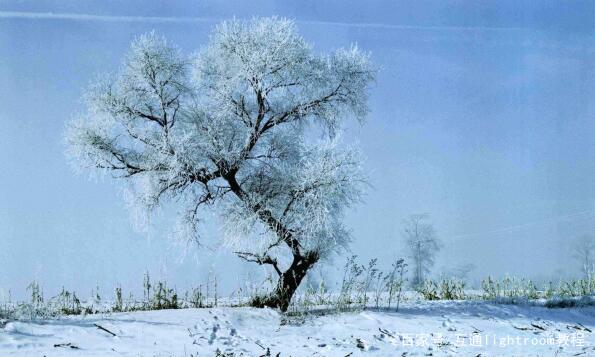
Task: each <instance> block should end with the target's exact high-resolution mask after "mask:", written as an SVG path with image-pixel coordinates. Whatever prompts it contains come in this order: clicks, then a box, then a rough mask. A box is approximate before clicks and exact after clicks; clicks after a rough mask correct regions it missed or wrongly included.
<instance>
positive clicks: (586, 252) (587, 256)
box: [571, 234, 595, 279]
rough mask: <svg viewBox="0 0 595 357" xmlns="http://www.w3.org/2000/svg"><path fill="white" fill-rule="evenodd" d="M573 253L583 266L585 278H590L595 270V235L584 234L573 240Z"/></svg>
mask: <svg viewBox="0 0 595 357" xmlns="http://www.w3.org/2000/svg"><path fill="white" fill-rule="evenodd" d="M571 250H572V255H573V256H574V258H576V259H577V260H578V262H579V264H580V266H581V271H582V273H583V277H584V278H585V279H590V278H591V276H592V275H593V272H594V271H595V236H593V235H590V234H583V235H582V236H579V237H578V238H576V239H575V240H574V242H572V246H571Z"/></svg>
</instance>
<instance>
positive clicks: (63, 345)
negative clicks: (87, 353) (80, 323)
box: [54, 342, 81, 350]
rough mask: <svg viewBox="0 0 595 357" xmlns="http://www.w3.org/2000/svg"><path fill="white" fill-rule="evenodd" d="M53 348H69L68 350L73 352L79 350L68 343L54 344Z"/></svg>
mask: <svg viewBox="0 0 595 357" xmlns="http://www.w3.org/2000/svg"><path fill="white" fill-rule="evenodd" d="M54 347H70V348H72V349H74V350H80V349H81V348H80V347H78V346H76V345H73V344H72V343H70V342H68V343H56V344H54Z"/></svg>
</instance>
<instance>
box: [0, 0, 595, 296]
mask: <svg viewBox="0 0 595 357" xmlns="http://www.w3.org/2000/svg"><path fill="white" fill-rule="evenodd" d="M536 3H537V2H533V1H520V2H519V1H515V2H512V1H503V2H493V3H491V4H490V3H488V2H482V4H472V3H470V2H462V1H450V2H449V1H446V2H444V1H440V2H438V1H436V2H430V1H415V2H400V1H397V2H395V1H385V2H380V1H379V2H373V1H372V2H361V1H325V2H320V1H300V2H281V1H255V2H254V1H253V2H249V4H248V2H233V1H232V2H215V1H184V2H183V1H173V2H169V1H168V2H165V1H162V2H144V1H142V2H141V1H101V2H91V1H6V0H5V1H0V78H1V80H0V125H1V128H2V129H1V130H0V164H1V167H2V169H1V170H0V261H2V262H3V263H2V265H3V273H2V274H0V293H1V292H4V293H6V292H7V291H8V290H9V289H10V290H12V292H13V293H16V294H19V293H22V292H23V291H24V288H25V286H26V285H27V284H28V282H30V281H31V280H33V279H38V280H39V281H40V282H41V283H42V285H43V286H45V288H46V291H48V292H49V293H50V294H51V293H54V292H55V291H56V290H57V289H59V288H60V287H61V286H62V285H64V286H66V287H70V288H75V289H77V290H79V291H83V292H87V291H90V289H91V288H93V287H94V286H95V285H96V284H99V285H100V286H101V287H103V288H104V289H105V290H111V289H112V288H113V286H114V285H115V284H116V283H120V284H122V285H123V286H134V287H135V288H137V287H136V286H138V287H140V284H141V277H142V274H143V272H144V271H145V270H149V271H150V272H151V273H152V274H153V275H155V276H161V277H163V278H167V279H169V280H171V281H173V283H175V284H176V285H177V286H179V287H187V286H189V285H192V284H197V283H198V282H199V281H200V280H202V279H204V278H205V277H206V272H208V270H209V269H213V270H214V271H216V272H217V273H218V274H220V275H221V276H222V279H223V280H224V281H225V282H226V283H225V284H226V285H227V286H228V287H230V288H231V287H233V286H234V285H237V281H238V280H242V279H243V278H244V277H245V275H246V274H248V273H251V274H256V273H257V272H258V269H255V268H254V267H250V266H249V265H245V264H243V263H241V262H239V261H238V260H237V259H236V258H234V257H233V256H231V255H229V254H227V253H225V252H224V251H215V252H211V251H210V250H202V251H196V252H194V253H195V254H190V255H188V256H186V258H185V259H184V260H183V261H182V260H181V259H180V256H181V255H182V252H181V249H180V248H179V247H175V246H173V245H172V244H171V243H170V242H169V241H167V239H165V238H164V237H165V236H166V234H167V229H165V228H164V226H167V222H168V220H169V218H168V214H164V216H163V217H161V218H159V220H158V222H159V224H157V225H156V226H155V227H153V228H152V229H151V230H150V231H149V232H148V233H147V232H138V231H135V230H134V229H133V228H132V226H131V223H130V216H129V214H128V212H127V211H126V209H125V207H124V204H123V201H122V199H121V197H120V195H119V193H118V189H117V187H116V185H114V184H113V183H112V182H111V181H110V180H91V181H90V180H88V179H87V178H86V177H85V176H84V175H83V176H81V175H75V174H74V173H73V171H72V170H71V169H70V167H69V165H68V163H67V160H66V159H65V156H64V149H65V148H64V145H63V140H62V133H63V130H64V123H65V122H66V121H68V120H69V119H71V118H72V117H73V115H75V114H76V113H77V112H80V111H81V110H83V107H82V104H81V100H80V97H81V93H82V92H83V90H84V88H85V87H86V86H87V85H88V84H89V82H90V81H91V80H92V79H93V78H94V77H95V75H97V74H98V73H104V72H109V71H114V70H116V69H117V67H118V65H119V63H120V61H121V59H122V57H123V56H124V54H125V53H126V51H127V48H128V45H129V43H130V41H131V40H132V39H133V38H134V37H136V36H138V35H139V34H142V33H144V32H147V31H150V30H153V29H154V30H156V31H158V32H159V33H162V34H163V35H165V36H166V37H168V38H169V39H170V40H171V41H172V42H174V43H176V44H178V45H179V46H180V47H181V48H182V49H183V50H184V51H185V52H186V53H191V52H193V51H195V50H196V49H198V48H199V47H200V46H201V45H203V44H204V43H205V42H206V41H207V40H208V34H209V32H210V30H211V29H212V27H213V26H214V25H215V24H216V23H218V22H219V21H220V20H223V19H226V18H230V17H233V16H236V17H239V18H247V17H252V16H255V15H262V16H264V15H267V16H268V15H279V16H287V17H290V18H293V19H295V20H296V22H297V24H298V27H299V28H300V31H301V33H302V34H303V35H304V37H305V38H306V39H307V40H308V41H310V42H311V43H313V44H314V46H315V49H316V50H317V51H328V50H332V49H336V48H339V47H346V46H349V45H350V44H351V43H357V44H358V46H359V47H360V48H362V49H365V50H369V51H371V53H372V59H373V61H374V62H375V63H376V64H377V65H378V66H379V67H380V69H381V70H380V72H379V76H378V80H377V83H376V84H375V86H374V88H373V89H372V95H371V102H370V105H371V108H372V113H371V115H370V117H369V119H368V122H367V124H366V125H364V126H363V127H357V126H355V125H353V126H352V127H350V128H349V129H348V132H347V134H346V139H347V140H353V141H356V140H357V141H358V142H359V144H360V145H361V146H362V148H363V150H364V153H365V155H366V156H367V158H368V159H367V161H366V167H367V168H368V169H369V170H370V171H371V172H372V173H373V175H372V184H373V186H374V187H373V189H372V190H371V191H370V193H369V195H368V196H367V199H366V202H365V203H364V204H362V205H360V206H359V207H358V208H357V209H356V210H355V211H353V212H351V213H350V214H349V217H348V220H349V225H350V227H351V228H352V229H353V232H354V236H355V241H354V243H353V245H352V249H353V251H354V253H357V254H359V255H360V256H361V257H362V258H370V257H378V258H380V260H381V261H384V262H386V263H387V264H388V260H389V259H391V258H393V257H395V256H402V255H405V254H406V253H405V252H404V251H403V248H402V244H401V241H402V239H401V235H400V230H401V221H402V219H403V218H405V217H406V216H407V215H408V214H411V213H417V212H427V213H429V214H430V215H431V217H432V220H433V222H434V224H435V226H436V229H437V231H438V233H439V236H440V237H441V238H442V239H443V241H444V243H445V248H444V249H443V251H442V253H441V255H440V257H439V259H438V263H437V265H436V269H435V270H436V272H439V271H441V270H444V269H446V268H447V267H448V266H451V265H453V264H455V265H456V264H464V263H474V264H476V265H477V266H478V270H477V272H476V274H477V275H478V276H480V275H487V274H489V273H491V274H503V273H507V272H508V273H519V274H527V275H531V276H534V277H543V276H548V275H551V274H557V271H560V270H562V271H567V272H573V271H574V270H575V269H576V267H574V266H573V265H572V264H569V257H568V254H567V252H566V251H565V249H563V246H564V243H565V242H568V241H569V240H570V239H572V238H574V237H575V236H577V235H580V234H583V233H589V232H594V231H595V180H594V177H595V175H594V173H595V120H594V119H595V100H594V99H595V32H594V30H595V28H594V26H595V21H594V20H595V5H593V3H589V2H571V3H568V2H551V1H547V2H539V4H536ZM76 14H79V15H76ZM81 14H84V15H85V16H80V15H81ZM206 234H207V235H208V237H206V239H207V240H209V241H212V242H215V241H216V239H217V236H218V231H217V230H216V224H213V225H212V226H211V227H208V228H207V229H206ZM213 244H214V243H213ZM340 262H341V259H338V260H337V261H336V263H337V264H339V263H340ZM453 262H455V263H453ZM325 269H326V270H331V269H330V268H325ZM325 269H323V270H325ZM0 297H1V296H0Z"/></svg>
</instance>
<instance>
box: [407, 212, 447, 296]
mask: <svg viewBox="0 0 595 357" xmlns="http://www.w3.org/2000/svg"><path fill="white" fill-rule="evenodd" d="M428 219H429V216H428V215H427V214H414V215H411V216H409V218H407V219H406V220H405V221H404V229H403V235H404V236H405V242H406V244H407V247H408V249H409V256H410V258H411V260H412V261H413V264H412V268H413V269H412V270H413V271H412V272H413V279H412V281H411V284H412V285H413V286H419V285H420V284H422V283H423V282H424V280H425V276H426V274H428V273H429V272H430V269H431V268H432V266H433V265H434V260H435V258H436V254H437V253H438V251H439V250H440V247H441V244H440V242H439V240H438V238H437V236H436V231H435V229H434V226H432V224H431V223H429V222H428Z"/></svg>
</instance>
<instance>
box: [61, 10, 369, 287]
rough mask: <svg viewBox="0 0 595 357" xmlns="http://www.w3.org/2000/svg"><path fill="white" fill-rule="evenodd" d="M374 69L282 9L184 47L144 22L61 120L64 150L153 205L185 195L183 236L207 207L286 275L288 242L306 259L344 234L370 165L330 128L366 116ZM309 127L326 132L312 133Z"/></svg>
mask: <svg viewBox="0 0 595 357" xmlns="http://www.w3.org/2000/svg"><path fill="white" fill-rule="evenodd" d="M374 75H375V70H374V68H373V67H372V66H371V64H370V62H369V59H368V55H367V54H364V53H362V52H360V51H359V50H358V49H357V48H356V47H352V48H350V49H348V50H339V51H336V52H335V53H332V54H329V55H318V54H315V53H314V52H313V50H312V48H311V47H310V46H309V45H308V44H307V43H306V42H305V41H304V39H303V38H302V37H300V36H299V35H298V34H297V31H296V28H295V25H294V24H293V22H291V21H289V20H284V19H277V18H262V19H254V20H252V21H248V22H244V21H235V20H234V21H229V22H224V23H223V24H221V25H220V26H218V27H217V28H216V30H215V31H214V34H213V35H212V37H211V40H210V42H209V43H208V45H207V46H206V47H204V48H202V49H201V50H200V51H198V53H197V54H195V55H194V56H189V57H186V56H184V55H182V54H181V52H180V51H179V50H178V49H176V48H175V47H174V46H172V45H170V44H168V43H167V41H166V40H165V39H163V38H161V37H160V36H158V35H156V34H155V33H149V34H147V35H144V36H141V37H139V38H138V39H137V40H136V41H134V43H133V44H132V47H131V51H130V53H129V55H128V56H127V57H126V58H125V60H124V63H123V65H122V67H121V68H120V71H119V72H118V73H116V74H115V75H112V76H107V77H105V78H103V79H102V80H101V81H99V82H98V84H96V85H94V86H92V87H91V88H90V89H89V92H88V94H87V96H86V99H87V103H88V111H87V112H86V113H85V114H84V115H82V116H81V118H80V119H79V120H76V121H73V122H72V123H70V125H69V127H68V130H67V140H68V142H69V144H70V145H69V147H70V154H71V156H72V158H73V162H74V164H75V166H76V167H78V168H93V169H96V170H98V171H100V172H106V173H110V174H111V175H112V176H114V177H116V178H118V179H120V180H121V181H123V182H124V183H125V184H126V185H127V186H129V187H131V192H132V197H134V199H135V201H136V202H137V203H138V204H140V205H142V206H143V207H145V208H146V209H148V210H153V209H155V208H157V207H159V205H160V204H161V203H162V202H164V200H171V199H175V200H176V202H180V204H182V205H183V213H182V214H180V220H181V221H182V223H184V226H185V228H178V231H181V232H186V233H187V234H188V236H189V237H190V238H193V239H194V238H196V236H195V235H196V228H197V227H198V222H199V217H200V216H201V212H202V210H203V209H205V208H207V207H209V206H215V207H216V209H217V212H220V213H221V214H222V215H223V216H224V217H225V219H226V220H225V222H226V227H225V230H226V232H227V233H228V239H227V243H228V244H229V245H231V246H232V247H233V248H234V249H237V250H238V251H239V252H238V254H239V255H240V257H243V258H244V259H246V260H250V261H254V262H257V263H259V264H271V265H273V267H274V268H275V270H276V271H277V272H278V273H279V274H280V276H282V275H283V272H281V270H280V265H283V263H282V262H280V261H279V259H280V258H279V257H281V256H283V254H285V255H286V256H288V257H290V258H292V259H293V263H295V264H297V265H299V266H301V267H303V266H306V265H305V263H306V262H307V266H308V267H309V266H310V265H312V264H314V263H315V262H316V261H318V260H319V259H320V258H323V257H325V256H327V255H328V254H330V253H332V252H333V251H336V250H337V249H339V248H340V247H343V246H345V245H346V244H347V243H348V241H349V234H348V232H347V230H346V228H345V227H344V225H343V223H342V218H343V212H344V210H345V208H347V207H349V206H350V205H351V204H353V203H354V202H356V201H357V200H358V199H359V198H360V196H361V189H362V183H363V181H364V175H363V173H362V169H361V165H360V159H359V157H358V154H357V152H355V151H350V150H346V149H343V148H342V147H341V145H340V143H339V138H338V136H337V135H335V134H336V133H338V132H339V130H340V129H341V126H342V124H343V122H344V120H345V119H347V118H350V117H351V118H355V119H357V120H360V121H361V120H363V119H364V117H365V115H366V113H367V101H368V95H367V89H368V86H369V85H370V83H371V82H372V81H373V79H374ZM316 129H318V130H322V132H323V133H325V135H326V136H323V137H322V139H319V140H315V141H314V140H312V139H311V138H309V136H311V135H307V134H306V132H308V133H311V132H312V131H313V130H316ZM289 263H291V259H290V261H289ZM300 269H301V268H300ZM306 270H307V268H306ZM300 279H301V278H300ZM282 280H283V278H282V279H281V281H282ZM298 280H299V279H298ZM298 284H299V281H298Z"/></svg>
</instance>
